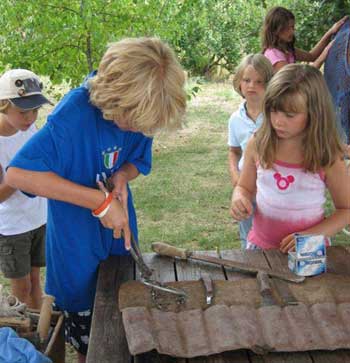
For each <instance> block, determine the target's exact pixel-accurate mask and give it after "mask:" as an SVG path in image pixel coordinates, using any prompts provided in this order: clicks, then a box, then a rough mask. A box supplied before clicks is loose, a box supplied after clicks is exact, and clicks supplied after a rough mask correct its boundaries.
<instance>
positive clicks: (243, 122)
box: [227, 101, 263, 170]
mask: <svg viewBox="0 0 350 363" xmlns="http://www.w3.org/2000/svg"><path fill="white" fill-rule="evenodd" d="M245 104H246V102H245V101H244V102H243V103H241V104H240V105H239V108H238V110H237V111H236V112H234V113H233V114H232V115H231V117H230V119H229V121H228V141H227V144H228V146H232V147H240V148H241V149H242V157H241V158H240V160H239V163H238V169H239V170H242V168H243V162H244V151H245V149H246V147H247V144H248V141H249V139H250V137H251V136H252V135H253V134H254V132H255V131H256V130H257V129H258V128H259V127H260V126H261V124H262V122H263V115H262V113H261V114H260V115H259V116H258V117H257V119H256V122H254V121H253V120H252V119H251V118H250V117H249V116H248V114H247V110H246V106H245Z"/></svg>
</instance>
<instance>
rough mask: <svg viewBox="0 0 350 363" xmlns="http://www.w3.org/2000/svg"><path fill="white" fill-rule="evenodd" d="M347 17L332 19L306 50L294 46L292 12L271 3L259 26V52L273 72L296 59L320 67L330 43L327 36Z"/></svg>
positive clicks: (336, 29) (337, 28) (293, 18)
mask: <svg viewBox="0 0 350 363" xmlns="http://www.w3.org/2000/svg"><path fill="white" fill-rule="evenodd" d="M346 18H347V17H344V18H342V19H341V20H339V21H338V22H337V23H335V24H334V25H333V26H332V27H331V28H330V29H329V30H328V31H327V32H326V33H325V34H324V35H323V37H322V38H321V39H320V41H319V42H318V43H317V44H316V45H315V46H314V48H312V49H311V50H310V51H305V50H302V49H299V48H295V47H294V42H295V36H294V26H295V17H294V14H293V13H292V12H291V11H290V10H288V9H286V8H283V7H281V6H275V7H273V8H271V9H270V10H269V12H268V13H267V14H266V17H265V20H264V25H263V29H262V48H263V51H262V53H263V54H264V55H265V57H266V58H268V59H269V60H270V62H271V64H272V66H273V69H274V71H275V72H277V71H278V70H279V69H281V68H282V67H284V66H285V65H286V64H291V63H295V62H296V61H297V60H298V61H304V62H313V66H315V67H317V68H320V66H321V65H322V63H323V62H324V61H325V59H326V57H327V54H328V50H329V48H330V47H331V46H332V42H330V40H331V37H332V35H333V34H335V33H336V32H337V31H338V30H339V29H340V27H341V26H342V25H343V24H344V22H345V20H346Z"/></svg>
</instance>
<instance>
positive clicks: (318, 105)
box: [231, 64, 350, 252]
mask: <svg viewBox="0 0 350 363" xmlns="http://www.w3.org/2000/svg"><path fill="white" fill-rule="evenodd" d="M263 111H264V121H263V124H262V126H261V128H260V129H259V130H258V131H257V132H256V134H255V135H254V136H253V137H252V138H251V139H250V141H249V143H248V146H247V149H246V153H245V163H244V166H243V170H242V173H241V176H240V179H239V181H238V185H237V187H236V188H235V190H234V192H233V196H232V204H231V215H232V217H233V218H234V219H236V220H238V221H241V220H244V219H246V218H247V217H249V216H250V215H251V214H252V211H253V208H252V200H253V198H254V196H255V193H256V203H257V207H256V211H255V213H254V218H253V227H252V229H251V231H250V233H249V235H248V242H249V243H248V248H254V247H258V248H262V249H270V248H279V249H280V250H281V251H282V252H288V251H290V250H293V249H294V248H295V240H294V233H296V232H298V233H302V234H322V235H324V236H326V237H331V236H332V235H334V234H336V233H337V232H339V231H340V230H341V229H342V228H344V227H345V226H346V225H347V224H349V223H350V175H349V173H348V171H347V168H346V165H345V161H344V148H343V146H342V144H341V142H340V140H339V137H338V133H337V130H336V127H335V120H334V118H335V115H334V111H333V108H332V103H331V99H330V95H329V92H328V89H327V86H326V84H325V82H324V79H323V76H322V74H321V73H320V71H319V70H318V69H316V68H314V67H311V66H308V65H296V64H290V65H287V66H286V67H284V68H283V69H282V70H281V71H280V72H278V73H277V74H276V75H275V76H274V77H273V79H272V80H271V81H270V83H269V85H268V87H267V90H266V95H265V99H264V105H263ZM326 189H328V190H329V192H330V195H331V197H332V199H333V204H334V207H335V208H334V209H335V210H334V212H333V213H332V214H331V215H330V216H328V217H325V215H324V207H323V206H324V203H325V201H326V197H325V192H326Z"/></svg>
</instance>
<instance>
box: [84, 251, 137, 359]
mask: <svg viewBox="0 0 350 363" xmlns="http://www.w3.org/2000/svg"><path fill="white" fill-rule="evenodd" d="M133 278H134V267H133V262H132V260H131V257H129V256H111V257H109V258H108V260H106V261H104V262H103V263H101V265H100V269H99V275H98V281H97V291H96V296H95V307H94V313H93V317H92V326H91V334H90V344H89V349H88V355H87V363H96V362H103V363H127V362H131V356H130V353H129V350H128V346H127V342H126V338H125V332H124V327H123V323H122V317H121V312H120V311H119V308H118V291H119V286H120V285H121V284H122V283H123V282H125V281H127V280H131V279H133Z"/></svg>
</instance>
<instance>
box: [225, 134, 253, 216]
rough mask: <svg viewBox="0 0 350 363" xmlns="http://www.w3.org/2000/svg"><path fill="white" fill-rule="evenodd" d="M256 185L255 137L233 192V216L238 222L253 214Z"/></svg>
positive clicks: (249, 144)
mask: <svg viewBox="0 0 350 363" xmlns="http://www.w3.org/2000/svg"><path fill="white" fill-rule="evenodd" d="M255 185H256V151H255V139H254V136H253V137H252V138H251V139H250V140H249V142H248V145H247V148H246V150H245V154H244V165H243V170H242V172H241V175H240V177H239V180H238V184H237V186H236V188H235V189H234V191H233V194H232V201H231V216H232V217H233V218H234V219H236V220H238V221H241V220H244V219H247V218H248V217H249V216H250V215H251V214H252V213H253V205H252V200H253V197H254V195H255Z"/></svg>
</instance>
